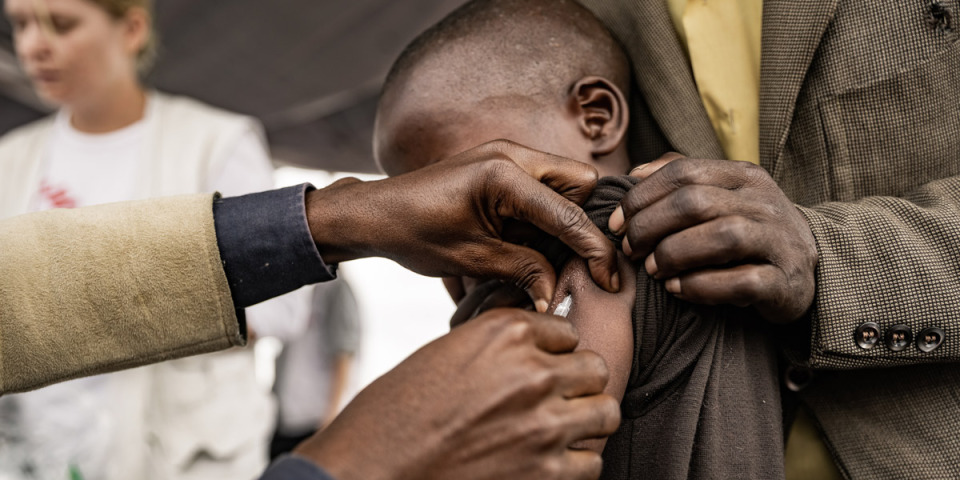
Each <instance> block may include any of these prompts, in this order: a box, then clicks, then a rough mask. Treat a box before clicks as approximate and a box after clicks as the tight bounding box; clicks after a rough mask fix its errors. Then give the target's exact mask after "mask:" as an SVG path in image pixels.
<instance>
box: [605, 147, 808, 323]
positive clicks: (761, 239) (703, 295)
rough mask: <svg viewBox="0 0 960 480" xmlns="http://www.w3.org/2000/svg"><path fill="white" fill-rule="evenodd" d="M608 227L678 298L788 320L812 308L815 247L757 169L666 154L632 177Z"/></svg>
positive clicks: (801, 223) (793, 212)
mask: <svg viewBox="0 0 960 480" xmlns="http://www.w3.org/2000/svg"><path fill="white" fill-rule="evenodd" d="M631 175H633V176H636V177H638V178H642V179H644V181H642V182H640V183H639V184H637V185H636V186H635V187H634V188H633V189H631V190H630V192H628V193H627V195H626V196H624V198H623V200H622V201H621V202H620V207H619V208H618V209H617V210H616V211H614V214H613V215H611V216H610V224H609V226H610V229H611V230H613V231H617V232H626V237H625V238H624V241H623V250H624V252H626V253H627V254H628V255H629V256H630V258H631V259H633V260H644V264H645V268H646V270H647V273H649V274H650V275H652V276H653V277H654V278H658V279H664V280H666V288H667V290H668V291H670V292H671V293H673V294H674V295H676V296H677V297H679V298H681V299H683V300H687V301H690V302H695V303H702V304H707V305H716V304H732V305H737V306H741V307H745V306H752V307H754V308H756V310H757V311H758V312H759V313H760V314H761V315H762V316H763V317H764V318H766V319H767V320H769V321H771V322H774V323H786V322H791V321H794V320H797V319H799V318H801V317H803V315H804V314H805V313H806V312H807V311H808V310H809V309H810V305H811V304H812V303H813V297H814V293H815V291H816V280H815V278H814V271H815V269H816V266H817V248H816V243H815V241H814V238H813V234H812V233H811V232H810V227H809V225H808V224H807V221H806V219H805V218H804V217H803V215H801V214H800V211H799V210H797V208H796V207H795V206H794V205H793V203H792V202H790V200H789V199H787V197H786V195H785V194H784V193H783V191H782V190H780V188H779V187H778V186H777V184H776V183H775V182H774V181H773V179H772V178H770V175H769V174H767V172H766V171H765V170H763V169H762V168H760V167H758V166H756V165H753V164H750V163H746V162H731V161H727V160H697V159H690V158H686V157H683V156H682V155H679V154H676V153H671V154H667V155H665V156H664V157H662V158H660V159H658V160H656V161H654V162H652V163H651V164H648V166H645V168H642V169H636V170H634V172H633V173H632V174H631Z"/></svg>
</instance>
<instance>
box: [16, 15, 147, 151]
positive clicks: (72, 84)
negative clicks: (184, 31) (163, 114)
mask: <svg viewBox="0 0 960 480" xmlns="http://www.w3.org/2000/svg"><path fill="white" fill-rule="evenodd" d="M4 11H5V13H6V16H7V18H8V19H9V20H10V23H11V24H12V25H13V37H14V42H15V45H16V52H17V58H18V59H19V61H20V64H21V65H22V67H23V69H24V71H25V72H26V73H27V75H28V77H29V78H30V80H31V82H32V84H33V87H34V89H35V90H36V92H37V94H38V95H39V96H40V97H41V98H43V99H44V100H45V101H47V102H50V103H52V104H54V105H58V106H65V107H68V108H70V110H71V112H72V118H71V121H72V122H73V125H74V127H75V128H77V129H78V130H80V131H83V132H87V133H105V132H110V131H114V130H118V129H120V128H123V127H125V126H127V125H130V124H132V123H134V122H136V121H137V120H139V119H140V118H142V117H143V110H144V102H145V100H144V98H145V97H144V92H143V88H142V87H141V85H140V82H139V80H138V78H137V71H136V68H137V55H138V53H139V52H140V51H141V50H142V49H143V48H144V46H145V45H146V43H147V40H148V38H149V35H150V21H149V15H148V13H147V12H146V11H144V10H143V9H141V8H131V9H130V10H129V11H128V12H127V14H126V15H125V16H124V17H123V18H121V19H114V18H113V17H111V16H110V15H109V14H108V13H107V12H106V11H105V10H103V9H102V8H100V7H98V6H97V5H96V4H94V3H92V2H88V1H85V0H7V1H6V2H4Z"/></svg>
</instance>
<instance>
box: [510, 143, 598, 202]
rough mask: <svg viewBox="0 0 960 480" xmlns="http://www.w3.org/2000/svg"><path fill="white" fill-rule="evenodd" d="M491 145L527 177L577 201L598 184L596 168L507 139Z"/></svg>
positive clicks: (585, 196) (584, 199)
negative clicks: (509, 159)
mask: <svg viewBox="0 0 960 480" xmlns="http://www.w3.org/2000/svg"><path fill="white" fill-rule="evenodd" d="M492 146H493V147H494V148H497V149H499V150H500V151H501V152H502V153H504V154H506V155H507V156H508V157H510V158H511V159H512V160H513V161H514V163H516V164H517V165H518V166H519V167H520V168H522V169H523V170H524V171H525V172H527V174H528V175H529V176H530V177H532V178H534V179H536V180H537V181H538V182H540V183H542V184H544V185H546V186H547V187H549V188H550V189H551V190H553V191H555V192H557V193H559V194H560V195H562V196H563V197H564V198H566V199H567V200H570V201H571V202H574V203H576V204H581V203H583V202H584V201H586V199H587V197H589V196H590V193H591V192H593V189H594V187H596V186H597V178H598V176H599V175H598V173H597V170H596V169H595V168H593V167H592V166H590V165H587V164H585V163H583V162H578V161H576V160H571V159H568V158H564V157H559V156H556V155H551V154H549V153H544V152H539V151H536V150H531V149H529V148H526V147H523V146H520V145H518V144H516V143H513V142H510V141H498V142H493V144H492Z"/></svg>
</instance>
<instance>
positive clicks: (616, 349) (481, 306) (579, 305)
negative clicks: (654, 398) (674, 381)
mask: <svg viewBox="0 0 960 480" xmlns="http://www.w3.org/2000/svg"><path fill="white" fill-rule="evenodd" d="M619 267H620V273H621V274H622V275H623V278H624V282H623V285H622V286H621V289H620V292H618V293H610V292H606V291H604V290H602V289H600V288H599V287H597V285H596V284H595V283H594V282H593V281H592V280H591V279H590V275H589V272H588V271H587V267H586V263H584V261H583V259H581V258H578V257H573V258H572V259H571V260H570V261H568V262H567V263H566V264H565V265H564V267H563V269H562V270H561V272H560V277H559V280H558V283H557V290H556V293H555V294H554V298H553V301H552V302H551V303H550V307H549V309H548V311H549V312H553V311H554V310H555V309H556V307H557V305H558V304H559V303H560V302H561V301H563V299H564V298H565V297H566V296H567V295H570V296H572V298H573V307H572V308H571V310H570V313H569V314H568V315H567V319H568V320H569V321H570V323H571V324H572V325H573V326H574V328H576V330H577V332H578V333H579V334H580V343H579V344H578V345H577V348H576V350H577V351H590V352H596V353H597V354H598V355H600V357H602V358H603V359H604V361H605V362H606V365H607V367H608V369H609V370H610V381H609V382H607V386H606V387H605V388H604V389H603V393H604V394H606V395H610V396H611V397H613V398H615V399H616V400H617V401H618V402H619V401H620V400H622V399H623V395H624V392H625V391H626V389H627V382H628V380H629V377H630V375H629V374H630V369H631V368H632V366H633V356H634V351H633V348H634V344H633V341H634V338H633V321H632V317H633V303H634V301H635V299H636V271H635V269H634V267H633V264H631V263H630V262H629V261H627V259H626V257H625V256H624V255H622V254H621V255H619ZM468 288H469V293H468V294H466V295H465V296H464V298H463V300H461V301H460V302H459V303H458V305H457V311H456V312H455V313H454V316H453V319H452V320H451V326H452V327H455V328H456V327H459V326H460V325H463V324H464V323H466V322H467V321H469V320H471V319H473V318H475V317H476V316H477V315H480V314H482V313H483V312H486V311H488V310H490V309H493V308H500V307H519V308H524V307H528V308H529V306H530V300H529V297H527V296H526V295H525V294H524V293H523V291H521V290H518V289H516V288H515V287H513V286H512V285H509V284H504V283H502V282H498V281H488V282H484V283H472V284H471V287H468ZM606 442H607V439H606V438H592V439H588V440H584V441H581V442H576V443H575V444H573V445H571V446H572V447H573V448H580V449H587V450H591V451H594V452H597V453H600V452H602V451H603V447H604V445H605V444H606Z"/></svg>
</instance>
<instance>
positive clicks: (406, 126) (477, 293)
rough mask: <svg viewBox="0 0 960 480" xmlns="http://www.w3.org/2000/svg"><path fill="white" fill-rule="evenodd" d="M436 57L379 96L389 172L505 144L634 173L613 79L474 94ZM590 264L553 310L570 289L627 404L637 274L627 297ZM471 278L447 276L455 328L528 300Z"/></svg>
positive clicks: (379, 128) (378, 143)
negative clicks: (555, 89)
mask: <svg viewBox="0 0 960 480" xmlns="http://www.w3.org/2000/svg"><path fill="white" fill-rule="evenodd" d="M436 55H437V58H439V60H437V61H436V62H426V63H425V64H424V65H422V66H420V67H418V68H414V69H413V70H412V71H410V72H408V73H407V75H408V77H407V79H406V80H405V81H404V82H399V83H398V85H397V86H396V87H395V88H396V89H397V91H393V92H385V95H384V98H383V99H382V100H381V104H380V108H379V110H378V117H377V124H376V129H375V134H374V139H375V140H374V144H375V151H376V154H377V159H378V161H379V163H380V165H381V166H382V168H383V169H384V170H385V171H386V172H388V173H390V174H391V175H396V174H400V173H405V172H410V171H417V170H418V169H423V168H429V167H430V166H437V165H442V164H445V163H447V161H449V160H446V159H448V158H450V157H451V156H453V155H455V154H456V153H457V152H460V151H462V150H463V149H466V148H469V147H471V146H472V145H476V144H478V143H483V142H485V141H489V140H491V139H497V138H505V139H509V140H511V141H515V142H518V143H522V144H524V145H529V146H531V147H534V148H537V149H541V150H543V151H547V152H551V153H554V154H556V155H560V156H563V157H567V158H572V159H575V160H577V161H579V162H581V163H583V164H585V165H591V166H594V167H596V168H597V169H598V170H599V171H600V172H601V173H602V174H604V175H622V174H624V173H626V171H627V169H628V166H629V160H628V158H627V154H626V149H625V147H624V145H623V141H622V140H623V138H624V136H625V134H626V127H627V123H628V118H629V111H628V109H627V102H626V99H625V97H624V96H623V94H622V93H621V92H620V90H619V89H618V88H617V87H616V86H615V85H614V83H613V82H611V81H609V80H607V79H604V78H602V77H597V76H586V77H583V78H573V79H570V81H569V82H568V83H569V87H568V88H567V89H566V90H565V92H566V94H558V95H556V96H555V97H550V96H548V95H541V96H538V97H536V98H528V97H520V96H511V97H509V98H503V97H499V96H494V97H490V96H480V97H478V98H474V97H471V96H470V95H462V94H459V95H458V94H454V93H452V92H450V90H449V89H445V88H444V86H445V85H449V84H451V83H453V82H456V81H458V78H457V77H458V73H457V71H456V70H455V69H451V68H447V67H446V66H445V64H444V62H443V61H442V59H443V55H444V53H443V52H439V53H437V54H436ZM461 61H463V60H461ZM545 98H553V99H554V101H552V102H550V101H547V100H545ZM524 239H525V240H529V238H524ZM586 265H587V264H584V263H583V261H582V260H576V261H571V262H569V263H568V264H567V265H566V266H565V270H564V272H563V273H562V274H561V276H560V280H559V283H558V285H557V289H556V291H555V293H554V296H553V297H552V298H551V303H552V305H553V306H554V307H555V305H556V303H557V302H559V301H560V300H562V298H563V296H565V295H566V293H572V294H573V295H574V308H573V311H572V312H571V314H570V320H571V322H573V324H574V325H575V326H576V328H577V329H578V330H579V331H580V333H581V338H582V342H581V346H580V347H578V350H580V351H588V350H589V351H594V352H596V353H598V354H599V355H600V356H601V357H602V358H603V359H604V360H605V361H606V362H607V363H608V365H609V366H610V371H611V376H610V383H609V384H608V385H607V387H606V388H605V389H604V393H605V394H607V395H610V396H612V397H613V398H615V399H617V401H618V402H619V401H620V400H621V399H622V398H623V394H624V391H625V389H626V384H627V380H628V379H629V374H630V368H631V366H632V358H633V328H632V325H633V324H632V321H631V319H632V308H633V302H634V292H635V290H634V289H635V286H634V280H635V277H633V268H632V267H631V266H629V265H627V264H626V262H621V265H620V267H619V268H620V272H621V273H620V279H622V280H623V281H622V282H621V289H620V293H619V294H611V293H607V292H604V291H603V290H601V289H599V288H597V287H596V285H595V283H594V282H593V281H590V280H589V277H588V276H587V275H586V273H587V269H586ZM591 270H592V268H591ZM472 277H474V278H445V279H444V285H445V286H446V287H447V289H448V291H449V292H450V293H451V296H452V297H453V298H454V300H455V301H460V304H459V307H458V311H457V313H456V314H455V315H454V318H453V320H452V323H453V324H455V325H457V324H460V323H463V322H465V321H466V320H467V319H469V318H471V317H472V316H474V315H476V314H478V313H479V312H483V311H485V310H486V309H488V308H492V307H497V306H518V305H523V304H524V303H525V302H526V304H529V300H526V299H525V298H524V295H522V291H518V290H517V289H515V288H511V286H510V285H502V284H498V283H497V282H494V283H493V284H490V283H486V282H484V281H482V280H477V277H478V276H477V275H473V276H472ZM481 278H482V277H481ZM608 290H609V289H608ZM518 293H519V294H518ZM551 308H552V307H551ZM538 310H541V309H539V308H538ZM541 311H542V310H541ZM601 319H602V321H600V320H601ZM605 442H606V439H605V438H603V439H592V440H589V441H586V442H578V443H576V444H575V445H572V447H573V448H577V449H587V450H590V451H593V452H597V453H599V452H602V451H603V446H604V444H605Z"/></svg>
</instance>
